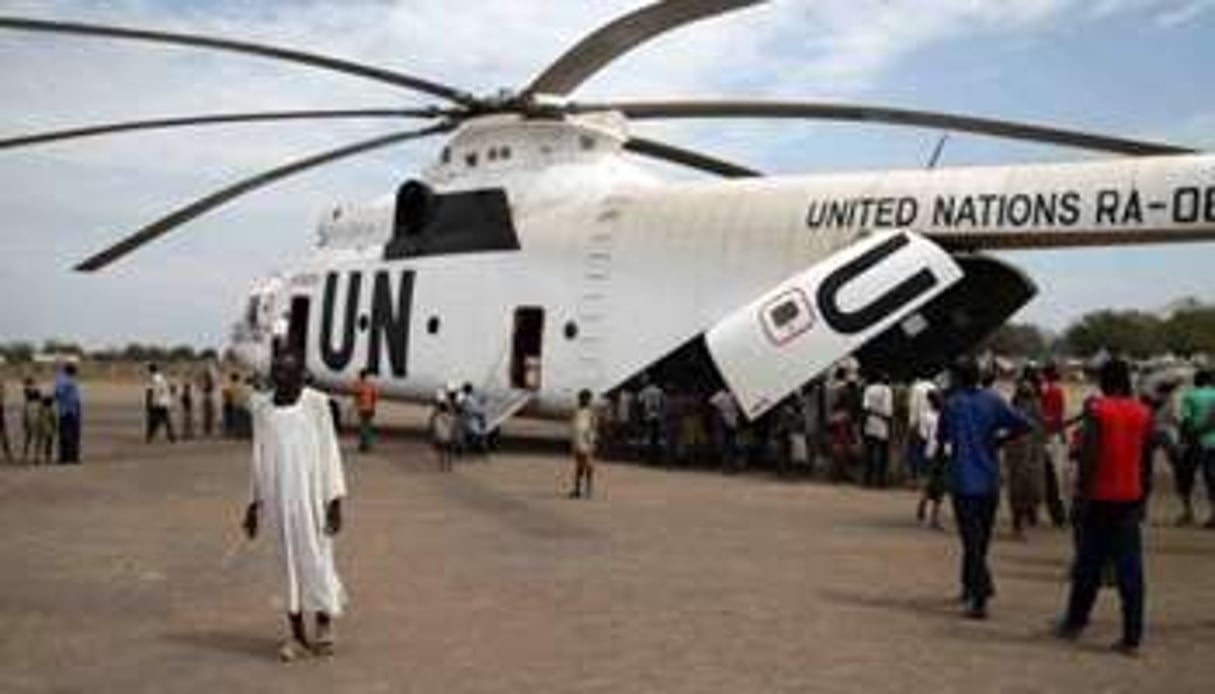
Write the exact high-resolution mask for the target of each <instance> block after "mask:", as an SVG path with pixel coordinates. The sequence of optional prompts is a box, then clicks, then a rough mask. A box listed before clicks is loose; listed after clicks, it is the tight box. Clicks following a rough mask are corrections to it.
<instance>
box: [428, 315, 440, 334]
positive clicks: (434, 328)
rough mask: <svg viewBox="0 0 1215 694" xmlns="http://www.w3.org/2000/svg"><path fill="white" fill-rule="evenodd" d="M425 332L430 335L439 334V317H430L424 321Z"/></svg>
mask: <svg viewBox="0 0 1215 694" xmlns="http://www.w3.org/2000/svg"><path fill="white" fill-rule="evenodd" d="M426 332H427V333H428V334H430V335H438V334H439V317H438V316H431V317H430V318H428V319H427V320H426Z"/></svg>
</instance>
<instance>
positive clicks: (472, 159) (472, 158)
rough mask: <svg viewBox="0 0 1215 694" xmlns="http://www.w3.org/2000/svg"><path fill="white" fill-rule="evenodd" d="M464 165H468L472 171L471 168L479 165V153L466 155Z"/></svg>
mask: <svg viewBox="0 0 1215 694" xmlns="http://www.w3.org/2000/svg"><path fill="white" fill-rule="evenodd" d="M464 163H465V164H467V165H468V168H470V169H471V168H474V167H476V165H477V153H476V152H469V153H468V154H465V155H464Z"/></svg>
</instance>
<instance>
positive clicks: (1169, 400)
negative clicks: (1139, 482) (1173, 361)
mask: <svg viewBox="0 0 1215 694" xmlns="http://www.w3.org/2000/svg"><path fill="white" fill-rule="evenodd" d="M1177 385H1178V384H1177V382H1176V381H1174V380H1168V379H1163V380H1159V381H1157V382H1155V383H1148V384H1147V385H1146V387H1143V386H1141V387H1143V388H1144V389H1143V391H1142V392H1141V393H1140V396H1139V400H1140V402H1142V403H1143V404H1144V406H1145V407H1147V408H1148V411H1149V412H1151V413H1152V434H1151V439H1152V440H1151V448H1152V452H1151V454H1150V456H1149V457H1148V461H1149V462H1150V463H1151V464H1152V468H1153V472H1152V474H1153V475H1154V474H1155V473H1154V470H1155V462H1156V455H1157V454H1158V453H1163V454H1164V458H1165V462H1166V463H1167V464H1168V467H1169V470H1170V471H1172V472H1173V474H1174V476H1175V475H1176V474H1177V462H1178V459H1179V458H1180V457H1181V445H1180V443H1179V441H1180V438H1179V432H1178V427H1177V408H1176V407H1175V402H1176V398H1175V397H1174V396H1175V395H1176V392H1177ZM1148 501H1150V500H1149V499H1145V500H1144V509H1143V515H1144V518H1147V517H1149V515H1150V514H1149V512H1148V506H1147V502H1148Z"/></svg>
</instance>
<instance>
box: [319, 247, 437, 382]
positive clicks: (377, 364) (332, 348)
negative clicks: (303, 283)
mask: <svg viewBox="0 0 1215 694" xmlns="http://www.w3.org/2000/svg"><path fill="white" fill-rule="evenodd" d="M369 274H372V281H371V300H370V302H369V306H367V307H366V308H362V311H361V312H360V308H361V307H363V300H362V291H363V285H364V284H365V283H364V281H363V275H364V273H363V272H358V271H355V272H348V273H344V275H343V273H338V272H330V273H329V274H328V275H326V276H325V290H324V292H325V293H324V296H323V298H322V303H321V332H320V354H321V361H322V362H323V363H324V364H325V366H326V367H327V368H328V369H330V370H331V371H334V372H337V373H342V372H345V371H346V370H347V368H348V367H349V366H350V362H351V361H352V360H353V358H354V353H355V350H356V347H357V345H358V343H359V340H358V338H357V334H358V333H367V336H366V338H365V339H364V340H363V344H364V345H365V346H366V360H365V361H364V368H366V369H367V371H368V372H369V373H371V374H372V375H381V364H382V363H383V361H384V357H385V355H386V356H387V365H388V371H389V375H391V376H392V377H393V378H405V376H406V375H408V371H409V369H408V363H407V361H408V356H409V322H410V308H411V306H412V303H413V284H414V273H413V271H412V270H403V271H400V272H399V273H396V282H395V283H394V282H393V277H394V273H392V272H390V271H388V270H379V271H376V272H375V273H369ZM343 280H344V281H343ZM342 285H345V286H344V287H343V286H342ZM343 289H344V291H342V290H343Z"/></svg>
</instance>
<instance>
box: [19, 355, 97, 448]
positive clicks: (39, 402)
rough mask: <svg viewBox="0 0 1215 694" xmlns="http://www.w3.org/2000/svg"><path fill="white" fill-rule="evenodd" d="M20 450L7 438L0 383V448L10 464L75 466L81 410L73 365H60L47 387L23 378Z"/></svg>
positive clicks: (28, 378)
mask: <svg viewBox="0 0 1215 694" xmlns="http://www.w3.org/2000/svg"><path fill="white" fill-rule="evenodd" d="M20 403H21V447H20V451H19V452H18V451H17V446H16V444H15V442H14V441H13V440H11V439H10V437H9V428H8V417H7V404H8V384H7V383H5V382H4V381H3V380H2V379H0V448H3V450H4V457H5V459H6V460H7V461H8V462H10V463H13V462H18V460H19V461H20V462H23V463H32V464H44V465H45V464H50V463H52V462H56V463H60V464H67V465H71V464H76V463H79V462H80V433H81V418H82V415H83V408H82V407H81V399H80V387H79V385H78V383H77V380H76V365H75V364H64V365H62V366H60V367H59V368H58V369H56V371H55V376H54V380H53V381H52V382H51V383H50V384H42V385H39V383H38V382H37V381H36V380H35V379H34V378H33V377H26V378H25V379H23V380H22V384H21V398H20Z"/></svg>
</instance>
